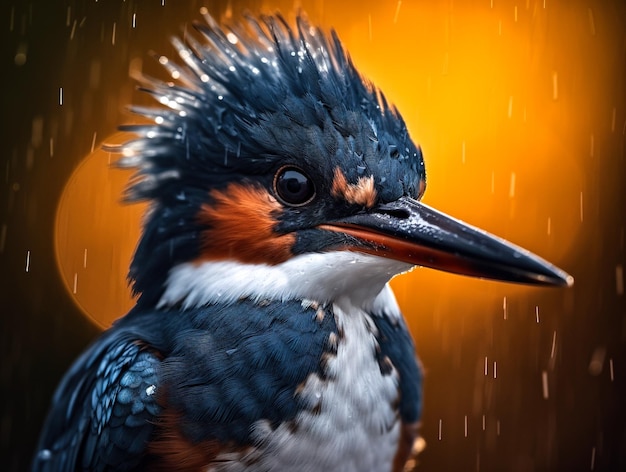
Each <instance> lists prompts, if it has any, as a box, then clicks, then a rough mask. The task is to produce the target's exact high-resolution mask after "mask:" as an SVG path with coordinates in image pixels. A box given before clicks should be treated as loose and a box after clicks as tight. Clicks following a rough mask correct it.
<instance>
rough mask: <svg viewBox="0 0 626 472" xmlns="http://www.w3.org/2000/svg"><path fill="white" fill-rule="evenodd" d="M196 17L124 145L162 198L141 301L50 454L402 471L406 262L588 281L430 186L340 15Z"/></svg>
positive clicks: (123, 461) (216, 466) (140, 261)
mask: <svg viewBox="0 0 626 472" xmlns="http://www.w3.org/2000/svg"><path fill="white" fill-rule="evenodd" d="M194 26H195V31H194V33H193V34H191V33H190V34H186V35H185V38H184V40H182V39H180V38H173V39H172V42H173V45H174V47H175V50H176V51H177V54H178V56H179V58H178V59H177V60H175V61H174V60H169V59H168V58H165V57H163V56H157V57H156V58H157V59H158V61H159V62H160V63H161V64H163V66H164V68H165V76H166V78H165V79H159V78H155V77H148V76H144V75H142V76H141V77H140V78H139V79H138V80H139V81H140V88H141V89H142V90H143V91H144V92H146V93H147V94H149V95H151V96H152V97H153V98H154V100H155V102H156V103H154V104H153V105H147V106H145V105H142V106H138V105H135V106H132V107H131V108H130V109H131V111H132V112H133V113H135V114H136V115H137V116H139V118H140V120H139V122H137V123H131V124H127V125H123V126H122V127H121V129H122V130H123V131H127V132H130V133H132V135H133V138H131V139H129V140H128V141H127V142H125V143H123V144H121V145H117V146H111V147H110V148H109V150H110V151H112V152H115V153H117V154H118V155H119V158H118V160H117V161H116V165H117V166H119V167H122V168H129V169H134V171H135V174H134V176H133V177H132V178H131V179H130V182H129V186H128V188H127V190H126V194H125V198H126V200H127V201H129V202H136V201H147V202H148V204H149V209H148V211H147V213H146V215H145V218H144V221H143V229H142V234H141V237H140V239H139V242H138V245H137V248H136V251H135V253H134V256H133V259H132V261H131V264H130V270H129V281H130V283H131V284H132V290H133V293H134V295H135V300H136V303H135V305H134V307H133V308H132V309H131V310H130V311H129V312H128V313H127V314H126V315H125V316H123V317H121V318H120V319H119V320H118V321H116V322H115V323H114V324H113V326H112V327H111V328H109V329H108V330H106V331H104V332H103V333H102V334H101V335H100V336H99V337H98V338H97V339H96V340H95V341H94V342H93V343H92V344H91V345H90V346H89V347H88V348H87V349H86V350H85V351H84V352H83V353H82V354H81V355H80V357H78V359H77V360H76V361H75V362H74V364H73V365H72V366H71V367H70V368H69V370H68V371H67V373H66V374H65V376H64V377H63V379H62V380H61V382H60V384H59V386H58V388H57V390H56V392H55V394H54V396H53V398H52V402H51V407H50V411H49V413H48V416H47V419H46V420H45V423H44V425H43V428H42V431H41V434H40V438H39V444H38V446H37V449H36V451H35V454H34V459H33V464H32V470H33V471H87V470H89V471H113V470H115V471H128V470H157V471H158V470H181V471H201V470H202V471H216V472H217V471H224V472H228V471H252V470H254V471H277V470H278V471H291V470H297V471H305V472H306V471H310V472H314V471H327V470H341V471H347V472H350V471H401V470H406V468H408V467H411V466H412V465H414V463H415V454H416V453H417V452H418V450H419V447H417V444H418V442H419V441H420V420H421V415H422V409H423V398H422V383H423V372H422V367H421V365H420V362H419V360H418V357H417V354H416V348H415V343H414V341H413V339H412V336H411V334H410V332H409V329H408V327H407V323H406V321H405V320H404V318H403V316H402V313H401V310H400V308H399V306H398V303H397V301H396V299H395V297H394V294H393V292H392V290H391V288H390V286H389V281H390V280H391V278H392V277H394V276H395V275H397V274H401V273H404V272H407V271H409V270H411V269H412V268H413V267H415V266H422V267H429V268H433V269H438V270H444V271H449V272H453V273H458V274H463V275H469V276H474V277H480V278H487V279H495V280H501V281H508V282H518V283H529V284H536V285H545V286H569V285H572V283H573V278H572V277H571V276H570V275H568V274H567V273H565V272H564V271H562V270H561V269H559V268H557V267H556V266H554V265H552V264H550V263H548V262H547V261H545V260H544V259H541V258H540V257H539V256H536V255H534V254H532V253H530V252H528V251H526V250H525V249H522V248H520V247H518V246H516V245H514V244H512V243H509V242H507V241H505V240H503V239H500V238H498V237H496V236H493V235H491V234H488V233H486V232H484V231H482V230H480V229H478V228H475V227H473V226H470V225H468V224H466V223H463V222H461V221H460V220H457V219H455V218H452V217H450V216H447V215H446V214H444V213H442V212H440V211H438V210H436V209H434V208H432V207H430V206H428V205H426V204H424V203H422V202H421V201H420V200H421V197H422V195H423V194H424V191H425V189H426V173H425V166H424V158H423V154H422V151H421V148H420V147H419V145H418V144H416V143H415V141H414V140H413V139H412V138H411V137H410V134H409V131H408V129H407V126H406V124H405V122H404V120H403V118H402V116H401V114H400V112H399V111H398V109H397V108H396V107H395V106H394V105H392V104H391V103H389V101H388V100H387V99H386V98H385V95H384V94H383V92H382V91H381V90H380V89H378V88H377V87H376V86H375V85H374V84H373V83H372V82H371V81H370V80H368V79H367V78H365V77H364V76H363V75H362V74H360V72H359V71H358V70H357V68H356V66H355V64H354V62H353V60H352V59H351V57H350V55H349V54H348V52H347V51H346V50H345V49H344V47H343V45H342V43H341V41H340V39H339V37H338V35H337V33H336V32H335V31H334V30H330V32H327V31H326V30H324V29H322V28H320V27H317V26H314V25H312V24H311V23H310V22H309V20H308V19H307V18H306V16H305V15H304V14H298V15H297V16H296V18H295V19H294V20H287V19H285V17H284V16H282V15H281V14H280V13H275V14H266V15H258V16H255V15H251V14H247V15H245V16H244V17H243V18H242V19H241V20H239V21H230V22H228V21H226V22H221V21H217V20H215V19H214V18H213V17H211V16H210V15H208V14H206V15H204V19H200V20H198V21H197V22H195V24H194Z"/></svg>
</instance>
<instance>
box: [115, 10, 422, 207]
mask: <svg viewBox="0 0 626 472" xmlns="http://www.w3.org/2000/svg"><path fill="white" fill-rule="evenodd" d="M195 27H196V29H197V30H198V31H199V32H200V33H201V40H198V39H196V38H195V37H194V36H193V35H186V37H185V42H183V41H181V40H180V39H178V38H174V39H173V43H174V46H175V47H176V49H177V51H178V54H179V56H180V58H181V60H182V63H183V64H182V65H177V64H174V63H173V62H172V61H170V60H167V59H165V58H162V60H161V61H160V62H161V63H163V64H164V66H165V68H166V69H167V71H168V72H169V74H170V75H171V77H172V81H171V82H163V81H159V80H155V79H149V78H145V79H144V84H143V88H144V89H145V90H146V91H148V92H149V93H151V94H153V95H154V96H155V98H156V99H157V100H158V101H159V102H160V103H161V104H162V105H163V106H162V107H158V108H146V107H133V108H132V110H133V111H134V112H136V113H138V114H140V115H143V116H145V117H147V118H149V119H150V120H151V121H154V124H146V125H129V126H125V127H122V129H124V130H127V131H132V132H133V133H135V134H136V135H138V138H137V139H135V140H133V141H130V142H128V143H126V144H125V145H123V146H122V147H121V149H120V148H118V149H117V150H118V151H121V152H122V153H123V157H122V158H121V159H120V160H118V165H120V166H122V167H135V168H138V169H139V174H138V176H137V177H138V178H136V179H134V180H133V182H132V185H131V186H130V188H129V191H128V194H127V197H128V199H129V200H143V199H156V200H159V201H167V200H169V199H172V198H176V197H177V195H180V192H182V191H183V190H184V189H186V190H187V191H189V190H192V189H193V188H195V187H197V188H198V189H203V190H206V189H207V188H213V187H215V186H216V185H219V183H220V182H223V181H225V180H227V178H228V177H229V176H231V175H234V174H244V175H245V174H257V175H258V174H262V173H264V172H268V171H269V169H271V168H272V166H273V165H274V164H275V162H276V161H277V160H278V159H281V158H285V157H288V158H289V157H291V158H294V159H295V158H298V157H300V158H309V159H310V158H313V157H314V156H316V157H317V159H319V158H320V154H321V155H322V156H324V157H326V156H327V157H329V158H332V157H333V156H334V155H335V154H337V153H339V152H343V151H344V149H343V148H344V147H345V146H350V147H351V149H352V150H353V151H354V152H355V153H357V154H360V155H361V157H362V155H364V154H368V151H369V150H370V148H372V146H371V142H373V141H374V142H377V143H378V149H380V148H381V146H382V147H384V148H385V151H387V149H389V152H390V153H391V154H392V155H393V156H394V157H399V158H400V160H402V159H403V158H404V159H407V160H410V161H414V162H413V163H412V164H413V165H411V167H413V169H414V171H417V173H423V170H422V169H423V161H422V159H421V153H420V152H419V149H417V148H416V147H415V145H414V144H413V143H412V142H411V140H410V138H409V136H408V132H407V130H406V126H405V124H404V122H403V120H402V118H401V117H400V115H399V113H398V112H397V110H396V109H395V107H393V106H391V105H389V104H388V103H387V101H386V100H385V97H384V96H383V94H382V93H381V92H380V91H379V90H378V89H376V88H375V87H374V86H373V85H372V84H371V83H370V82H369V81H367V80H366V79H364V78H363V77H362V76H361V75H360V74H359V72H358V71H357V70H356V68H355V67H354V65H353V63H352V61H351V59H350V57H349V56H348V54H347V53H346V52H345V51H344V49H343V47H342V45H341V43H340V41H339V39H338V37H337V35H336V34H335V32H334V31H332V32H331V33H330V35H326V34H325V33H324V32H323V31H322V30H321V29H319V28H317V27H313V26H311V25H310V24H309V23H308V22H307V21H306V20H305V19H304V18H302V17H298V18H297V20H296V24H295V27H293V28H292V27H290V26H289V24H288V23H287V21H286V20H285V19H284V18H283V17H282V16H280V15H277V16H263V17H261V18H260V19H256V18H253V17H247V18H246V20H245V21H242V22H241V23H239V24H237V25H234V26H232V27H226V26H220V25H218V24H217V23H216V22H215V21H214V20H213V19H212V18H211V17H210V16H208V15H207V16H206V23H202V24H195ZM201 41H202V42H201ZM311 129H315V130H317V131H316V132H313V133H312V132H311ZM331 131H332V132H331ZM359 139H360V140H363V141H364V142H362V143H359V142H358V141H359ZM352 141H356V142H352ZM378 159H379V156H377V155H372V156H371V157H370V158H369V159H368V156H367V155H366V156H365V161H366V162H367V161H368V160H370V161H375V160H378ZM177 181H178V182H180V185H179V184H177V183H176V182H177ZM178 187H180V188H178Z"/></svg>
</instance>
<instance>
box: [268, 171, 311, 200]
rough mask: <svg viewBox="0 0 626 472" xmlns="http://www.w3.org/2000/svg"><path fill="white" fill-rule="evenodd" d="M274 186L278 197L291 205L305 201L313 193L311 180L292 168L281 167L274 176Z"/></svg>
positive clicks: (309, 198)
mask: <svg viewBox="0 0 626 472" xmlns="http://www.w3.org/2000/svg"><path fill="white" fill-rule="evenodd" d="M275 187H276V193H277V195H278V197H279V198H280V199H281V200H283V202H284V203H287V204H291V205H301V204H303V203H306V202H308V201H309V200H311V198H313V195H314V194H315V188H314V187H313V182H311V180H310V179H309V178H308V177H307V176H306V175H304V174H303V173H302V172H301V171H299V170H298V169H294V168H285V169H281V170H280V171H279V173H278V175H277V176H276V181H275Z"/></svg>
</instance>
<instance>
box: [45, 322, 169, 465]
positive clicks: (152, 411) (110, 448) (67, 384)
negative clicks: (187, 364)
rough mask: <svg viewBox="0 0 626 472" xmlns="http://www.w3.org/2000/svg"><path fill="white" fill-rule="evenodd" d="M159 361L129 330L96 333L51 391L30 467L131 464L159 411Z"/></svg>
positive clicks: (141, 450) (141, 453)
mask: <svg viewBox="0 0 626 472" xmlns="http://www.w3.org/2000/svg"><path fill="white" fill-rule="evenodd" d="M159 363H160V361H159V359H158V357H157V355H155V353H154V352H153V351H151V350H150V349H148V348H147V347H146V346H145V345H143V344H142V343H140V342H138V341H137V340H136V339H133V338H132V336H130V335H129V334H128V333H124V332H123V331H122V332H120V331H110V332H107V333H105V335H104V336H102V337H101V338H99V339H98V340H97V341H96V343H95V344H93V345H92V346H91V347H90V348H89V349H88V350H87V351H86V352H85V353H84V354H83V355H82V356H81V357H80V358H79V359H78V360H77V361H76V362H75V363H74V365H73V366H72V367H71V369H70V370H69V371H68V372H67V374H66V375H65V377H64V379H63V380H62V382H61V384H60V385H59V387H58V389H57V391H56V393H55V395H54V397H53V400H52V407H51V411H50V413H49V414H48V418H47V420H46V423H45V424H44V428H43V430H42V433H41V436H40V440H39V446H38V449H37V451H36V455H35V459H34V463H33V471H37V472H39V471H41V472H53V471H78V470H89V471H107V470H131V469H134V468H136V467H137V465H138V464H139V463H140V462H141V459H142V457H143V456H144V454H145V450H146V446H147V444H148V442H149V439H150V436H151V434H152V429H153V424H154V420H155V419H156V417H157V416H158V414H159V406H158V404H157V402H156V390H157V388H158V372H159Z"/></svg>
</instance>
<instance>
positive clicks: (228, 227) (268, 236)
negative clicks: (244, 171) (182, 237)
mask: <svg viewBox="0 0 626 472" xmlns="http://www.w3.org/2000/svg"><path fill="white" fill-rule="evenodd" d="M211 197H212V199H213V201H212V203H211V204H204V205H202V207H201V209H200V213H199V215H198V219H199V221H200V223H201V224H202V225H206V226H207V227H208V228H207V229H206V230H205V231H204V232H203V234H202V249H201V258H202V259H210V260H225V259H233V260H237V261H241V262H246V263H253V264H254V263H256V264H259V263H266V264H279V263H281V262H285V261H286V260H287V259H289V258H290V257H291V255H292V252H291V248H292V247H293V245H294V244H295V241H296V236H295V234H293V233H288V234H282V235H281V234H277V233H276V232H275V231H274V227H275V226H276V223H277V220H276V215H277V214H280V212H281V211H282V206H281V204H280V203H279V202H278V201H277V200H276V199H275V198H274V197H273V196H272V195H270V194H269V193H268V192H267V190H265V189H263V188H260V187H254V186H245V185H240V184H231V185H229V186H228V187H226V189H225V190H213V191H212V192H211Z"/></svg>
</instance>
